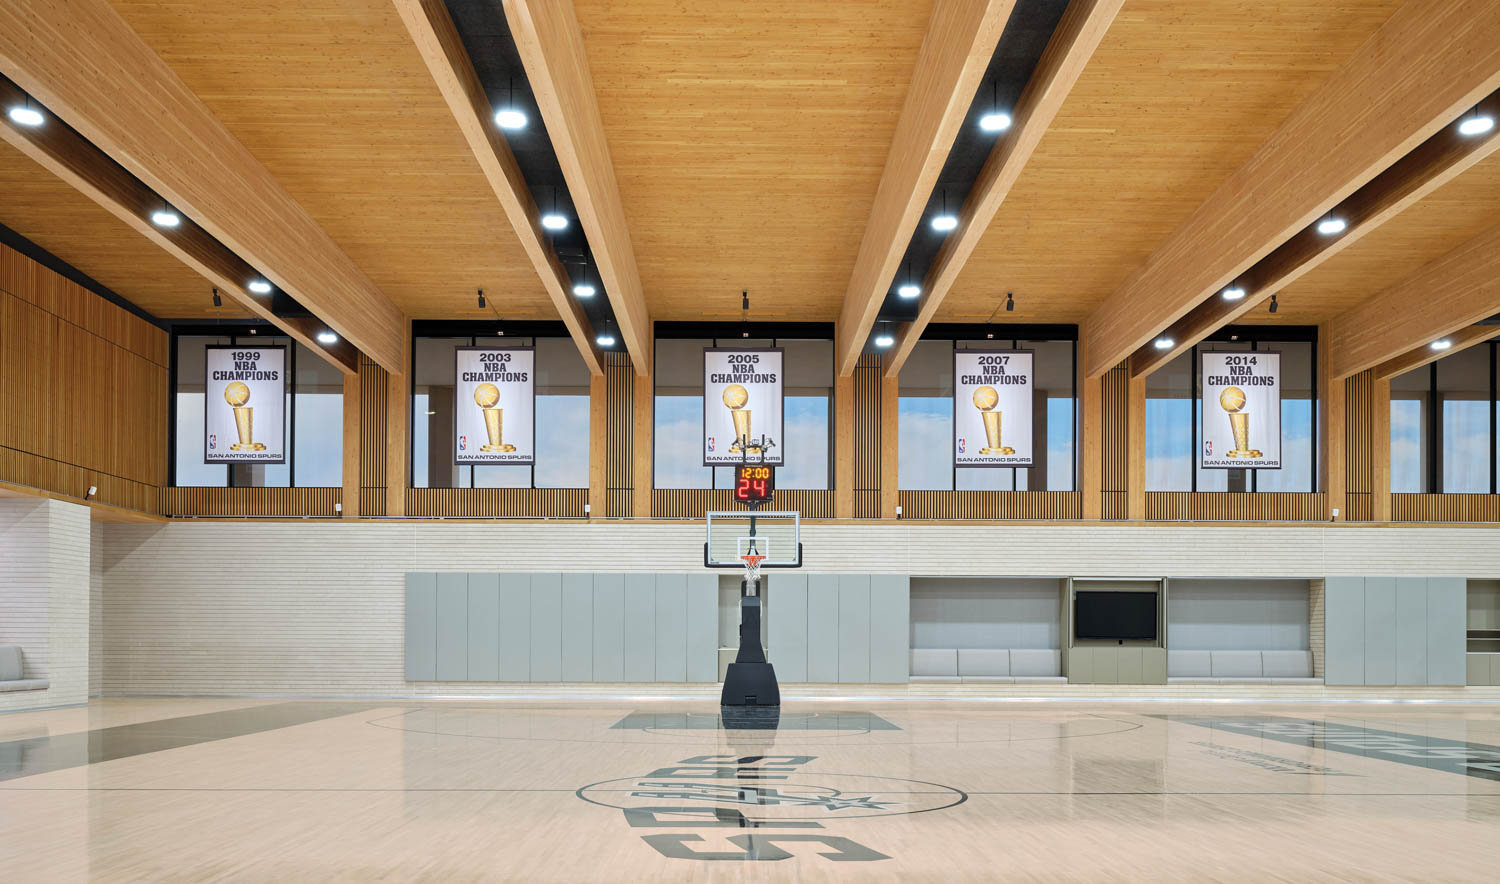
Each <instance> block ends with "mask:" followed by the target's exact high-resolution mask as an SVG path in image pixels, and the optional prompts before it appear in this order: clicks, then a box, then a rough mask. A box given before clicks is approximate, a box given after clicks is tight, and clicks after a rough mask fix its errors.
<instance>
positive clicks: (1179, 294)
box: [1087, 0, 1500, 375]
mask: <svg viewBox="0 0 1500 884" xmlns="http://www.w3.org/2000/svg"><path fill="white" fill-rule="evenodd" d="M1497 87H1500V16H1497V15H1495V14H1494V8H1493V4H1492V3H1490V2H1488V0H1411V2H1408V3H1406V4H1405V5H1404V6H1402V7H1401V8H1400V9H1398V10H1396V12H1395V13H1394V14H1393V15H1392V16H1391V17H1390V19H1389V20H1387V21H1386V23H1385V24H1384V25H1382V26H1381V27H1380V29H1379V30H1378V31H1376V32H1375V34H1374V35H1372V36H1371V37H1370V39H1369V40H1368V41H1366V42H1365V44H1364V45H1363V46H1362V47H1361V48H1360V49H1359V51H1358V52H1356V53H1355V54H1354V56H1353V57H1352V58H1350V59H1349V60H1348V61H1347V62H1345V63H1344V64H1343V65H1342V66H1341V67H1339V68H1338V69H1337V70H1335V71H1334V72H1333V73H1332V74H1330V75H1329V76H1328V77H1327V79H1325V80H1324V81H1323V83H1322V84H1321V85H1320V86H1319V87H1318V88H1317V90H1316V91H1314V92H1313V93H1312V94H1311V95H1310V96H1308V97H1307V98H1306V99H1305V100H1304V101H1303V102H1302V103H1301V104H1299V105H1298V106H1297V107H1296V108H1294V109H1293V110H1292V112H1291V113H1290V114H1289V115H1288V116H1287V118H1286V120H1285V121H1284V122H1282V124H1281V125H1280V126H1279V127H1277V129H1276V131H1275V132H1273V133H1272V134H1271V137H1270V138H1268V139H1267V140H1266V141H1265V143H1264V144H1262V145H1261V147H1260V148H1259V149H1258V150H1257V151H1256V152H1255V154H1254V155H1253V156H1251V158H1250V159H1249V160H1248V161H1247V162H1246V163H1245V164H1244V165H1243V166H1241V167H1240V168H1239V169H1238V170H1237V171H1235V173H1234V174H1232V175H1230V176H1229V178H1228V179H1226V180H1225V181H1224V183H1223V184H1222V185H1221V186H1220V187H1219V188H1218V190H1216V191H1215V192H1214V193H1213V195H1212V196H1210V197H1209V198H1208V199H1207V200H1206V201H1205V202H1204V203H1203V204H1202V205H1200V206H1199V207H1198V209H1197V210H1195V211H1194V212H1193V214H1192V215H1191V216H1190V217H1189V218H1188V219H1187V220H1186V221H1184V222H1183V224H1182V225H1181V226H1180V227H1179V228H1178V229H1177V230H1176V231H1175V232H1173V233H1172V235H1171V236H1169V237H1168V238H1167V240H1166V241H1165V242H1163V243H1162V244H1161V245H1160V246H1159V247H1158V248H1157V249H1156V251H1155V252H1154V253H1152V255H1151V256H1150V257H1149V258H1147V259H1146V261H1145V263H1143V264H1142V265H1141V266H1140V267H1138V268H1136V270H1135V271H1134V272H1132V273H1131V274H1130V276H1129V277H1128V278H1127V279H1126V280H1125V282H1124V283H1122V284H1121V285H1120V286H1119V288H1117V289H1116V290H1115V291H1114V292H1113V293H1111V294H1110V295H1109V296H1108V297H1107V298H1106V299H1105V300H1104V302H1103V303H1102V304H1100V305H1099V307H1098V309H1096V310H1095V311H1094V313H1093V315H1092V317H1091V321H1090V322H1089V323H1088V325H1089V327H1090V329H1091V332H1090V334H1092V335H1093V336H1094V340H1093V342H1092V343H1093V346H1092V347H1090V348H1089V350H1090V356H1089V364H1088V368H1087V371H1088V373H1089V374H1090V375H1100V374H1103V373H1104V372H1106V371H1108V370H1109V369H1111V368H1112V367H1114V366H1115V365H1117V364H1118V363H1119V362H1120V360H1122V359H1125V358H1127V357H1128V356H1130V355H1131V354H1132V353H1134V352H1135V351H1136V350H1137V349H1139V348H1140V347H1142V346H1143V345H1146V344H1148V343H1150V342H1151V341H1152V340H1153V339H1154V338H1156V336H1157V335H1158V334H1160V333H1161V332H1162V331H1163V330H1164V329H1167V328H1169V327H1170V326H1171V325H1172V324H1173V323H1175V322H1177V321H1178V320H1179V319H1181V318H1182V317H1183V316H1185V315H1187V313H1188V312H1189V311H1190V310H1192V309H1193V308H1194V307H1196V306H1197V305H1198V304H1200V303H1201V302H1202V301H1203V300H1205V299H1206V298H1209V297H1211V296H1213V295H1215V294H1216V293H1217V292H1219V291H1220V290H1221V289H1223V288H1224V287H1225V286H1226V285H1228V284H1229V283H1230V282H1232V281H1234V280H1235V279H1236V278H1238V277H1239V275H1240V274H1242V273H1244V272H1245V270H1246V269H1248V268H1249V267H1251V266H1252V265H1254V264H1255V263H1256V262H1257V261H1259V260H1260V259H1261V258H1263V257H1265V256H1266V255H1267V254H1269V253H1270V252H1271V251H1272V250H1273V249H1275V248H1276V247H1277V246H1279V245H1281V244H1282V243H1284V242H1286V241H1287V240H1289V239H1291V238H1292V236H1294V235H1295V234H1296V233H1297V232H1298V231H1301V230H1303V229H1304V228H1306V227H1308V226H1309V225H1310V224H1312V223H1313V221H1315V220H1316V219H1317V218H1318V217H1319V216H1321V215H1322V214H1323V213H1324V212H1326V211H1327V210H1328V209H1329V208H1331V207H1333V206H1335V205H1338V204H1339V203H1340V202H1341V201H1343V200H1344V199H1346V198H1347V197H1349V196H1350V195H1351V194H1353V193H1354V192H1355V191H1356V190H1358V189H1359V188H1360V187H1362V186H1363V185H1364V184H1365V183H1366V182H1368V181H1370V180H1371V179H1372V178H1374V177H1375V176H1376V175H1377V174H1379V173H1380V172H1381V170H1383V169H1386V168H1388V167H1389V166H1391V165H1392V164H1393V163H1394V162H1396V161H1397V160H1398V159H1400V158H1401V157H1403V156H1405V155H1406V154H1408V153H1410V152H1412V150H1413V149H1415V148H1416V147H1417V146H1418V145H1419V144H1421V143H1422V142H1423V141H1426V140H1427V139H1428V138H1430V137H1432V135H1433V134H1435V133H1436V132H1437V131H1438V130H1439V129H1441V128H1443V127H1444V126H1446V125H1448V124H1449V123H1451V122H1453V121H1454V120H1455V119H1456V118H1457V117H1458V116H1459V114H1460V113H1462V112H1463V111H1466V110H1468V109H1469V108H1471V107H1472V106H1473V105H1474V104H1475V103H1476V102H1478V101H1479V100H1480V99H1482V98H1484V97H1485V96H1487V95H1489V94H1490V93H1491V92H1493V91H1495V89H1496V88H1497Z"/></svg>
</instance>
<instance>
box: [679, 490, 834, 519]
mask: <svg viewBox="0 0 1500 884" xmlns="http://www.w3.org/2000/svg"><path fill="white" fill-rule="evenodd" d="M833 496H834V495H833V491H831V490H829V491H810V490H798V489H789V488H780V489H777V491H776V499H775V500H774V501H773V502H772V503H771V505H770V508H771V509H776V510H796V511H798V512H800V513H802V518H804V519H832V518H833V517H834V514H833ZM733 509H739V505H738V504H736V503H735V502H734V497H733V495H732V494H731V492H730V490H729V489H728V488H717V489H713V490H709V489H707V488H657V489H656V490H654V491H652V492H651V513H652V515H653V516H654V517H655V518H658V519H701V518H703V515H704V513H706V512H708V511H709V510H733Z"/></svg>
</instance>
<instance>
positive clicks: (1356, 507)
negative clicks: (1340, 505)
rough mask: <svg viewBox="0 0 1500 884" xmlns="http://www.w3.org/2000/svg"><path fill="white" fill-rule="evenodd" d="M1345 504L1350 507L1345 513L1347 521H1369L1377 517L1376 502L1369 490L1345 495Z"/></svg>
mask: <svg viewBox="0 0 1500 884" xmlns="http://www.w3.org/2000/svg"><path fill="white" fill-rule="evenodd" d="M1344 506H1345V507H1347V508H1348V512H1347V513H1345V514H1344V520H1345V521H1347V522H1368V521H1370V520H1371V519H1373V518H1374V517H1375V504H1374V502H1373V501H1372V500H1370V493H1369V492H1368V491H1366V492H1360V493H1357V494H1356V493H1352V492H1351V493H1349V494H1346V495H1344Z"/></svg>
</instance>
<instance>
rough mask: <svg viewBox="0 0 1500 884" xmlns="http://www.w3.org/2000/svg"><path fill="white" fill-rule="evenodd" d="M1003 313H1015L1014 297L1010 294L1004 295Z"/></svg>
mask: <svg viewBox="0 0 1500 884" xmlns="http://www.w3.org/2000/svg"><path fill="white" fill-rule="evenodd" d="M1005 312H1006V313H1014V312H1016V296H1015V295H1013V294H1011V293H1010V292H1006V293H1005Z"/></svg>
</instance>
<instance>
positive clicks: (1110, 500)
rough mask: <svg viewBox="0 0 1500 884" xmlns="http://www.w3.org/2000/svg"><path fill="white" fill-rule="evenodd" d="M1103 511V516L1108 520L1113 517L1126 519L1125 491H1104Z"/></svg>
mask: <svg viewBox="0 0 1500 884" xmlns="http://www.w3.org/2000/svg"><path fill="white" fill-rule="evenodd" d="M1101 511H1102V513H1103V518H1104V519H1105V520H1106V521H1108V520H1111V519H1124V518H1125V492H1123V491H1106V492H1104V503H1103V506H1102V508H1101Z"/></svg>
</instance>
